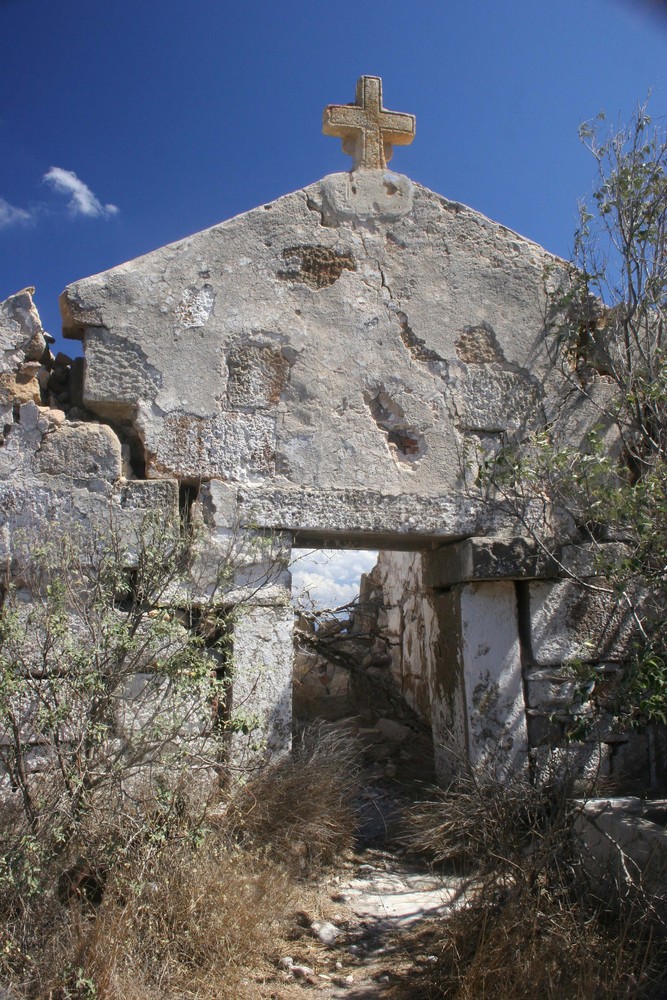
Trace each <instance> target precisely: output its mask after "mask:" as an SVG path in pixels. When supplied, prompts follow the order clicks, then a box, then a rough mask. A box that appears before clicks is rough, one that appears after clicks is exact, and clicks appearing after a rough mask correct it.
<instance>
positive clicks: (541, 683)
mask: <svg viewBox="0 0 667 1000" xmlns="http://www.w3.org/2000/svg"><path fill="white" fill-rule="evenodd" d="M525 685H526V692H527V698H528V707H529V708H535V709H539V710H540V711H542V712H545V713H547V714H549V713H551V712H554V711H557V710H563V709H566V708H568V707H569V706H571V705H572V704H573V702H574V699H575V695H576V691H577V682H576V679H575V678H573V677H568V676H567V675H565V674H559V673H557V672H556V671H553V670H531V671H530V672H529V673H528V675H527V676H526V678H525Z"/></svg>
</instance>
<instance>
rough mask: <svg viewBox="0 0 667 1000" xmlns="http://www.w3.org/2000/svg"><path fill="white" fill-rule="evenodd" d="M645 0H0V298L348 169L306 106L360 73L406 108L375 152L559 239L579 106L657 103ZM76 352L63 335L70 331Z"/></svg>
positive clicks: (561, 242)
mask: <svg viewBox="0 0 667 1000" xmlns="http://www.w3.org/2000/svg"><path fill="white" fill-rule="evenodd" d="M663 9H664V5H663V4H660V3H657V2H656V0H653V2H649V0H646V3H644V2H641V0H634V2H633V3H630V2H626V3H623V2H621V0H559V2H558V3H544V2H539V0H503V2H501V3H499V2H498V0H478V2H477V3H473V2H470V0H467V2H466V0H413V2H412V3H405V2H404V0H382V2H380V0H336V2H335V3H318V2H317V0H309V2H308V3H306V2H304V0H283V2H282V3H280V4H276V3H268V2H259V0H243V2H240V3H239V0H234V2H233V3H231V2H229V0H188V3H183V2H179V0H114V2H113V3H108V2H107V3H101V2H99V0H85V2H84V0H66V2H65V3H53V2H52V0H50V2H49V0H0V74H1V75H2V87H1V88H0V140H1V143H2V147H1V148H2V156H1V157H0V264H1V267H0V299H1V298H5V297H6V295H9V294H11V293H12V292H14V291H17V290H18V289H20V288H22V287H24V286H26V285H35V286H36V287H37V294H36V300H37V305H38V308H39V309H40V311H41V313H42V317H43V320H44V322H45V326H46V327H47V329H49V330H50V332H52V333H58V330H59V317H58V311H57V296H58V293H59V292H60V291H61V289H62V288H63V287H64V286H65V285H66V284H67V283H68V282H70V281H73V280H75V279H76V278H80V277H83V276H85V275H88V274H93V273H95V272H97V271H100V270H104V269H106V268H108V267H113V266H114V265H115V264H119V263H121V262H123V261H125V260H129V259H131V258H132V257H135V256H137V255H139V254H142V253H145V252H147V251H149V250H152V249H154V248H156V247H158V246H160V245H162V244H164V243H167V242H171V241H173V240H176V239H179V238H180V237H182V236H185V235H188V234H189V233H192V232H196V231H197V230H199V229H203V228H205V227H207V226H210V225H213V224H214V223H216V222H219V221H221V220H223V219H225V218H228V217H230V216H232V215H235V214H237V213H238V212H242V211H244V210H246V209H249V208H252V207H253V206H255V205H257V204H261V203H262V202H265V201H268V200H270V199H273V198H276V197H278V196H279V195H281V194H284V193H286V192H288V191H292V190H295V189H296V188H299V187H301V186H303V185H305V184H308V183H310V182H312V181H314V180H317V179H318V178H319V177H322V176H324V175H325V174H327V173H331V172H333V171H336V170H342V169H347V164H348V163H349V160H348V158H347V157H345V156H344V155H343V154H342V152H341V150H340V143H339V141H338V140H336V139H331V138H327V137H325V136H323V135H321V131H320V128H321V114H322V108H323V107H324V105H325V104H327V103H329V102H334V103H344V102H347V101H352V100H353V99H354V87H355V81H356V79H357V77H358V76H359V75H360V74H362V73H370V74H376V75H380V76H382V77H383V78H384V97H385V105H386V106H387V107H388V108H391V109H393V110H398V111H408V112H412V113H414V114H416V116H417V138H416V140H415V143H414V144H413V145H412V146H411V147H409V148H402V149H398V150H397V152H396V155H395V157H394V160H393V161H392V167H393V168H394V169H396V170H398V171H401V172H404V173H406V174H408V175H409V176H411V177H412V178H413V179H415V180H417V181H420V182H421V183H423V184H425V185H427V186H428V187H430V188H432V189H434V190H435V191H438V192H440V193H442V194H444V195H446V196H447V197H450V198H452V199H455V200H459V201H462V202H464V203H466V204H468V205H471V206H473V207H474V208H477V209H479V210H480V211H482V212H484V213H485V214H487V215H489V216H491V217H492V218H494V219H497V220H499V221H501V222H503V223H504V224H505V225H507V226H509V227H511V228H513V229H516V230H518V231H519V232H521V233H523V234H524V235H526V236H529V237H531V238H532V239H534V240H536V241H537V242H539V243H541V244H543V245H544V246H545V247H547V248H548V249H549V250H552V251H553V252H556V253H559V254H563V255H567V254H568V252H569V249H570V244H571V238H572V231H573V227H574V218H575V212H576V204H577V199H578V198H579V197H580V196H581V195H584V194H586V192H587V191H588V190H589V189H590V184H591V178H592V163H591V162H590V159H589V156H588V154H587V153H586V151H585V150H584V149H583V148H582V147H580V145H579V144H578V141H577V137H576V131H577V126H578V124H579V122H580V121H582V120H583V119H586V118H590V117H592V116H594V115H595V114H596V113H597V112H598V111H599V110H600V109H601V108H606V109H607V111H608V113H609V115H610V116H611V117H612V118H616V117H617V116H618V115H620V116H621V117H623V118H626V117H627V116H628V115H629V114H630V112H631V110H632V108H633V106H634V104H635V103H636V101H637V100H638V99H642V98H643V97H644V96H645V95H646V93H647V91H648V89H649V88H650V87H652V88H653V91H654V96H653V100H652V110H653V112H654V114H656V115H660V114H663V113H664V111H665V107H666V104H667V80H666V72H667V70H666V66H667V17H665V16H664V15H662V14H661V13H660V12H661V10H663ZM68 349H69V350H70V351H71V349H72V348H71V347H69V348H68Z"/></svg>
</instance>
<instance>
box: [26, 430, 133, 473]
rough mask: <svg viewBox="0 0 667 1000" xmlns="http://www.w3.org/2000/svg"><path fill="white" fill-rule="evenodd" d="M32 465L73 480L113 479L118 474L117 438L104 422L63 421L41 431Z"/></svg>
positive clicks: (119, 468) (118, 453)
mask: <svg viewBox="0 0 667 1000" xmlns="http://www.w3.org/2000/svg"><path fill="white" fill-rule="evenodd" d="M35 469H36V471H37V472H40V473H43V474H46V475H48V476H63V477H67V478H68V479H72V480H76V481H83V482H91V481H93V480H97V479H102V480H105V481H106V482H109V483H114V482H116V481H117V480H118V479H120V477H121V474H122V454H121V445H120V441H119V440H118V436H117V435H116V434H115V433H114V431H113V430H112V429H111V428H110V427H107V426H105V425H104V424H92V423H85V424H79V423H71V424H63V425H62V426H61V427H59V428H58V429H57V430H55V431H53V432H52V433H50V434H47V435H45V437H44V440H43V441H42V446H41V448H40V449H39V451H38V452H37V454H36V456H35Z"/></svg>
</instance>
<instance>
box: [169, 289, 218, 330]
mask: <svg viewBox="0 0 667 1000" xmlns="http://www.w3.org/2000/svg"><path fill="white" fill-rule="evenodd" d="M214 304H215V292H214V291H213V289H212V287H211V286H210V285H204V287H203V288H192V287H190V288H186V289H185V291H184V292H183V295H182V296H181V301H180V302H179V303H178V305H177V306H176V309H175V310H174V315H175V316H176V321H177V323H178V325H179V326H183V327H185V328H186V329H196V328H197V327H200V326H206V324H207V323H208V319H209V316H210V315H211V313H212V312H213V306H214Z"/></svg>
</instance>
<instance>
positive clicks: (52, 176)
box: [43, 167, 119, 219]
mask: <svg viewBox="0 0 667 1000" xmlns="http://www.w3.org/2000/svg"><path fill="white" fill-rule="evenodd" d="M43 179H44V181H45V182H46V183H47V184H49V185H50V186H51V187H52V188H53V190H54V191H57V192H58V194H65V195H68V196H69V204H68V206H67V207H68V208H69V210H70V212H71V213H72V215H86V216H88V217H89V218H95V217H98V218H100V217H101V218H105V219H108V218H110V217H111V216H112V215H117V214H118V211H119V209H118V207H117V206H116V205H103V204H102V202H101V201H100V200H99V198H98V197H97V196H96V195H94V194H93V192H92V191H91V190H90V188H89V187H88V185H87V184H84V182H83V181H82V180H80V179H79V178H78V177H77V176H76V174H75V173H74V171H73V170H64V169H63V168H62V167H51V169H50V170H49V171H47V173H45V174H44V178H43Z"/></svg>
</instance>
